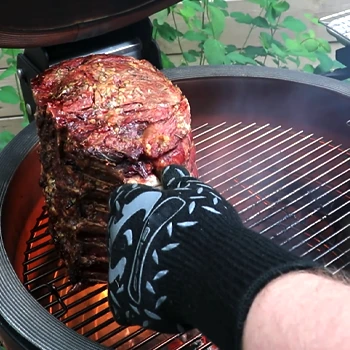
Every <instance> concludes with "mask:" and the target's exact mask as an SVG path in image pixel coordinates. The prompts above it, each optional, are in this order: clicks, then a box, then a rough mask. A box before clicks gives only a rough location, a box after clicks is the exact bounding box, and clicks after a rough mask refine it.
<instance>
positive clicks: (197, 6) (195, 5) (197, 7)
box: [183, 0, 204, 12]
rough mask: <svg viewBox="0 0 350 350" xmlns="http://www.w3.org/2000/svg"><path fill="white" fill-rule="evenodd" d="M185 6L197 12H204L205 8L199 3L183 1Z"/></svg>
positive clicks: (188, 0)
mask: <svg viewBox="0 0 350 350" xmlns="http://www.w3.org/2000/svg"><path fill="white" fill-rule="evenodd" d="M183 4H184V6H188V7H191V8H192V9H193V10H195V11H197V12H204V8H203V7H202V6H201V4H200V2H199V1H190V0H183Z"/></svg>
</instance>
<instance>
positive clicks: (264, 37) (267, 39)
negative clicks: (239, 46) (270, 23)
mask: <svg viewBox="0 0 350 350" xmlns="http://www.w3.org/2000/svg"><path fill="white" fill-rule="evenodd" d="M260 41H261V44H262V46H263V48H264V49H265V50H268V49H269V48H270V47H271V44H272V37H271V35H270V34H267V33H265V32H261V33H260Z"/></svg>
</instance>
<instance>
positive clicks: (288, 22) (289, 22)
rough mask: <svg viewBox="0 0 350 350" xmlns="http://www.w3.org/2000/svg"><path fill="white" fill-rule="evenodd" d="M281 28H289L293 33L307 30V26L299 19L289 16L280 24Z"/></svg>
mask: <svg viewBox="0 0 350 350" xmlns="http://www.w3.org/2000/svg"><path fill="white" fill-rule="evenodd" d="M280 26H281V27H283V28H287V29H289V30H291V31H293V32H296V33H299V32H303V31H304V30H306V25H305V24H304V23H303V22H302V21H300V20H299V19H297V18H294V17H292V16H287V17H286V18H285V19H284V20H283V22H282V23H281V24H280Z"/></svg>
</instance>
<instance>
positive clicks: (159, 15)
mask: <svg viewBox="0 0 350 350" xmlns="http://www.w3.org/2000/svg"><path fill="white" fill-rule="evenodd" d="M169 13H170V11H169V10H168V9H165V10H162V11H159V12H157V13H156V18H157V21H158V23H159V24H160V25H162V24H164V22H165V21H166V19H167V18H168V16H169Z"/></svg>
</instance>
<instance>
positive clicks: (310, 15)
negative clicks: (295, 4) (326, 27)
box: [304, 13, 321, 26]
mask: <svg viewBox="0 0 350 350" xmlns="http://www.w3.org/2000/svg"><path fill="white" fill-rule="evenodd" d="M304 16H305V18H307V19H308V20H309V21H310V22H312V23H313V24H316V25H319V26H320V25H321V23H320V21H319V19H318V18H317V17H315V16H314V15H312V14H310V13H305V14H304Z"/></svg>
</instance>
